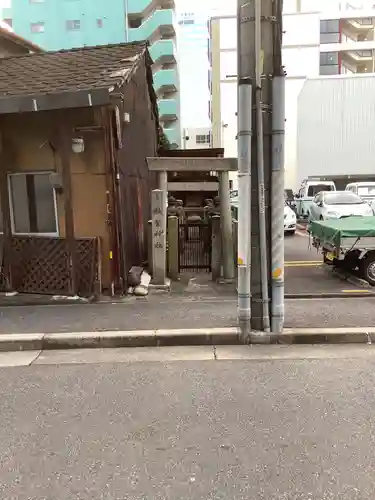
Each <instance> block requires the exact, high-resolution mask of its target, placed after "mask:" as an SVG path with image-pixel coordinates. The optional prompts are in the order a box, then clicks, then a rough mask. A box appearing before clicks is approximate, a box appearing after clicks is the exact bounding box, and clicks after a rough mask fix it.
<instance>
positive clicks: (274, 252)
mask: <svg viewBox="0 0 375 500" xmlns="http://www.w3.org/2000/svg"><path fill="white" fill-rule="evenodd" d="M284 140H285V76H284V75H283V76H275V77H274V79H273V81H272V174H271V221H272V222H271V237H272V241H271V269H272V302H271V331H272V333H282V332H283V328H284Z"/></svg>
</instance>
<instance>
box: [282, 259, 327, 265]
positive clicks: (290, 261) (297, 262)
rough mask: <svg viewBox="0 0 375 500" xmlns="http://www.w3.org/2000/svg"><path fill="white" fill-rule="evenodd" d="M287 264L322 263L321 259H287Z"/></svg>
mask: <svg viewBox="0 0 375 500" xmlns="http://www.w3.org/2000/svg"><path fill="white" fill-rule="evenodd" d="M285 264H322V261H321V260H286V261H285Z"/></svg>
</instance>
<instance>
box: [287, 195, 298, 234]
mask: <svg viewBox="0 0 375 500" xmlns="http://www.w3.org/2000/svg"><path fill="white" fill-rule="evenodd" d="M296 224H297V216H296V214H295V212H294V210H293V209H292V208H290V206H289V205H288V203H287V202H285V205H284V232H285V234H289V235H292V234H294V233H295V232H296Z"/></svg>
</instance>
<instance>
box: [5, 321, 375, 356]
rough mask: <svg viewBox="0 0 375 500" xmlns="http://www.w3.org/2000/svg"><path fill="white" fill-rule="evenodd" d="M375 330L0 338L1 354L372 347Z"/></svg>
mask: <svg viewBox="0 0 375 500" xmlns="http://www.w3.org/2000/svg"><path fill="white" fill-rule="evenodd" d="M373 342H375V328H373V327H369V328H285V329H284V332H283V333H282V334H278V335H274V334H267V333H264V332H255V331H254V332H252V333H251V334H250V335H247V336H246V337H245V338H242V336H241V332H240V329H239V328H237V327H232V328H200V329H179V330H139V331H121V332H120V331H106V332H72V333H48V334H42V333H34V334H27V333H19V334H7V335H0V352H6V351H8V352H9V351H42V350H54V349H65V350H67V349H93V348H115V347H130V348H131V347H164V346H185V345H186V346H197V345H209V346H214V345H240V344H340V343H355V344H371V343H373Z"/></svg>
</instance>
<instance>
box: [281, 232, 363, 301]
mask: <svg viewBox="0 0 375 500" xmlns="http://www.w3.org/2000/svg"><path fill="white" fill-rule="evenodd" d="M322 260H323V259H322V256H321V255H320V254H319V253H317V251H316V249H315V248H314V247H312V246H311V242H310V238H309V236H308V234H307V233H305V232H303V231H297V233H296V234H295V236H289V237H286V238H285V261H286V269H285V293H289V294H298V293H305V294H306V293H341V292H342V293H347V292H348V291H353V290H360V288H359V287H358V285H356V284H352V283H348V282H347V281H344V280H340V279H339V278H338V277H337V276H335V275H332V268H331V267H329V266H327V265H325V264H323V262H322Z"/></svg>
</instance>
